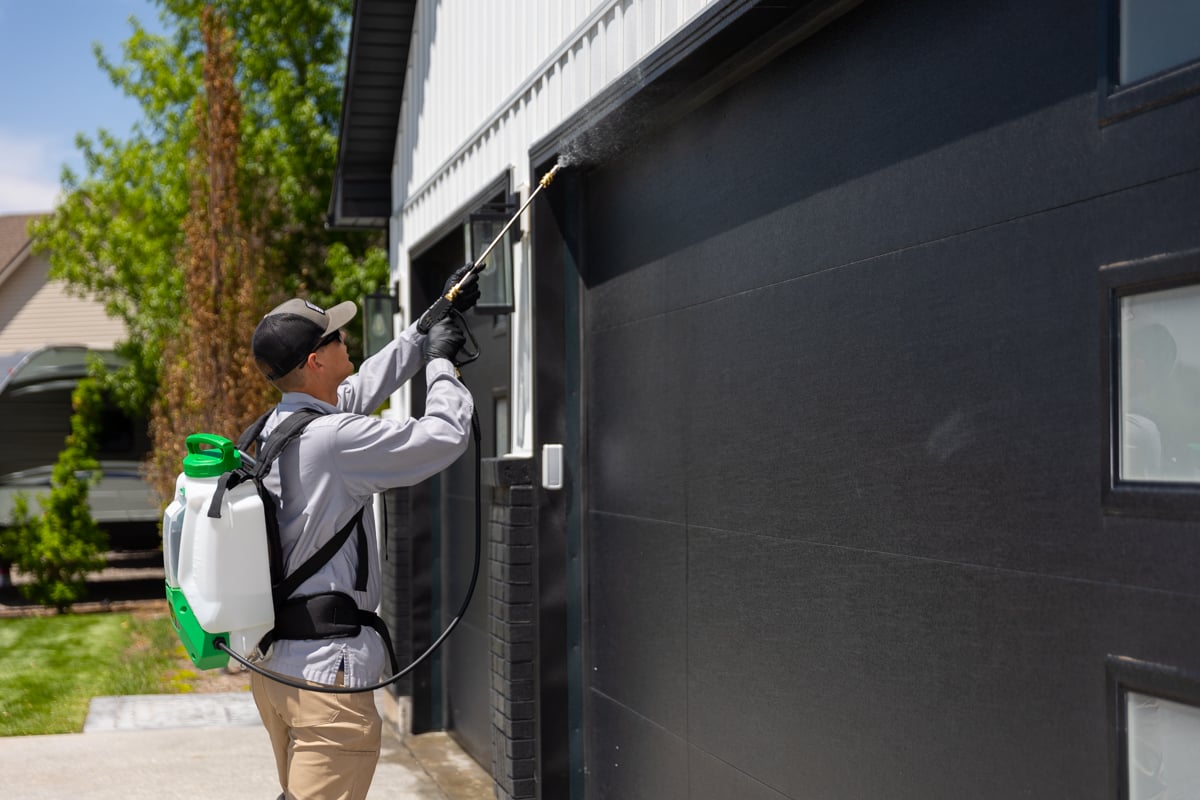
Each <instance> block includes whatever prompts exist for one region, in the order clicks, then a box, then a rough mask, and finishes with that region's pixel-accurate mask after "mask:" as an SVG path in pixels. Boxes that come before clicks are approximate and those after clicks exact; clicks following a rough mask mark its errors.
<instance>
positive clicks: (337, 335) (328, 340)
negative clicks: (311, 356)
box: [312, 328, 346, 353]
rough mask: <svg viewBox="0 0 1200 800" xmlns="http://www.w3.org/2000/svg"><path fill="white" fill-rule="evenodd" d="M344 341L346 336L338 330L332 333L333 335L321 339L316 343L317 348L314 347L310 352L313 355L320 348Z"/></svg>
mask: <svg viewBox="0 0 1200 800" xmlns="http://www.w3.org/2000/svg"><path fill="white" fill-rule="evenodd" d="M345 341H346V335H345V334H344V333H342V331H341V329H340V328H339V329H338V330H336V331H334V332H333V333H330V334H327V335H325V336H324V337H322V338H321V341H319V342H317V346H316V347H314V348H313V349H312V351H313V352H314V353H315V352H317V351H318V350H320V349H321V348H322V347H326V346H328V345H331V344H333V343H334V342H345Z"/></svg>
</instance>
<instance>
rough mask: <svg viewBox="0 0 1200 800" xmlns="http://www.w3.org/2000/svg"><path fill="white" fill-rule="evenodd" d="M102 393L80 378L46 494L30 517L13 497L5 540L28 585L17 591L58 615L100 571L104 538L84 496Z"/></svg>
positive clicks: (90, 481)
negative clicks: (9, 541) (10, 543)
mask: <svg viewBox="0 0 1200 800" xmlns="http://www.w3.org/2000/svg"><path fill="white" fill-rule="evenodd" d="M102 397H103V394H102V391H101V388H100V386H99V384H98V383H97V382H96V381H95V380H93V379H90V378H84V379H83V380H81V381H80V382H79V383H78V384H77V385H76V387H75V391H74V392H73V393H72V395H71V406H72V410H73V412H74V413H73V414H72V416H71V433H70V434H69V435H68V436H67V441H66V447H65V448H64V449H63V451H62V452H61V453H59V456H58V461H57V462H56V463H55V465H54V470H53V471H52V472H51V475H50V494H49V496H47V497H43V498H40V499H39V502H40V505H41V507H42V513H41V514H39V515H34V514H33V513H32V512H31V511H30V508H29V499H28V497H26V496H25V495H24V494H20V495H18V496H17V498H16V500H15V502H14V504H13V521H12V525H11V528H10V533H9V536H11V537H12V538H13V539H15V541H16V555H17V558H16V563H17V566H18V567H20V568H21V571H22V572H24V573H27V574H29V575H32V576H33V581H32V582H30V583H25V584H22V585H21V593H22V594H24V595H25V596H26V597H27V598H29V599H30V600H33V601H34V602H35V603H41V604H44V605H49V606H53V607H54V608H56V609H58V611H60V612H62V611H65V610H67V609H68V608H70V607H71V605H72V604H73V603H74V602H75V601H77V600H79V599H80V598H82V597H83V596H84V595H85V593H86V591H87V587H86V584H85V578H86V576H87V574H88V573H89V572H94V571H96V570H98V569H101V568H103V567H104V564H105V558H104V554H105V552H106V551H107V549H108V536H107V535H106V534H105V533H104V531H103V530H102V529H101V528H100V526H99V525H97V524H96V521H95V520H94V519H92V516H91V513H90V512H89V511H88V494H89V492H90V490H91V487H92V486H93V485H94V484H95V482H96V481H97V480H98V479H99V477H100V472H99V469H100V464H99V462H98V461H97V460H96V447H97V442H98V440H99V423H98V420H99V418H100V409H101V405H102Z"/></svg>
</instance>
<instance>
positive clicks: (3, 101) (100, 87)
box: [0, 0, 161, 214]
mask: <svg viewBox="0 0 1200 800" xmlns="http://www.w3.org/2000/svg"><path fill="white" fill-rule="evenodd" d="M131 16H133V17H137V18H138V20H140V21H141V23H142V25H143V26H145V27H146V28H148V29H149V30H152V31H157V30H161V26H160V24H159V22H158V9H157V8H156V6H155V5H154V3H153V2H152V0H0V76H2V77H0V214H12V213H22V212H31V211H49V210H50V209H51V208H53V206H54V202H55V196H56V195H57V194H58V190H59V173H60V172H61V170H62V165H63V164H70V165H71V166H72V167H74V168H75V169H76V170H77V171H80V170H81V168H82V159H81V157H80V155H79V151H78V150H77V149H76V148H75V135H76V134H77V133H80V132H82V133H86V134H89V135H93V136H94V134H95V133H96V131H98V130H99V129H100V128H107V129H108V130H110V131H111V132H112V133H113V134H114V135H116V136H118V137H124V136H125V135H126V134H127V133H128V131H129V129H130V127H131V126H132V125H133V123H134V121H135V120H137V119H140V118H141V109H140V107H139V106H138V105H137V103H135V102H133V101H132V100H130V99H129V98H127V97H125V96H124V95H123V94H121V92H120V91H119V90H118V89H117V88H116V87H114V86H113V85H112V84H111V83H110V82H109V80H108V76H107V75H105V74H104V73H103V72H101V70H100V68H99V67H98V66H97V65H96V60H95V58H94V56H93V55H92V43H93V42H100V44H101V47H102V48H103V49H104V52H105V54H106V55H107V56H108V57H109V59H110V60H112V61H115V62H117V63H120V62H121V61H122V58H121V42H123V41H125V40H126V39H128V38H129V36H130V32H131V30H132V29H131V28H130V25H129V18H130V17H131Z"/></svg>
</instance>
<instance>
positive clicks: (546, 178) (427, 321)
mask: <svg viewBox="0 0 1200 800" xmlns="http://www.w3.org/2000/svg"><path fill="white" fill-rule="evenodd" d="M562 166H563V162H561V161H560V162H558V163H557V164H555V165H554V167H553V168H552V169H551V170H550V171H549V172H547V173H546V174H545V175H543V176H542V179H541V180H540V181H538V187H537V188H536V189H534V190H533V193H532V194H530V195H529V198H528V199H527V200H526V201H525V202H524V203H523V204H522V205H521V207H520V208H519V209H517V213H515V214H513V216H512V219H510V220H509V221H508V224H507V225H505V226H504V228H503V229H501V231H500V233H498V234H497V235H496V238H495V239H492V243H491V244H489V245H488V246H487V249H486V250H484V251H483V253H481V254H480V256H479V258H477V259H475V261H474V262H473V263H472V264H471V268H470V269H469V270H467V274H465V275H463V276H462V278H461V279H460V280H459V282H458V283H456V284H454V286H452V287H450V291H448V292H446V294H445V295H444V296H442V297H439V298H438V299H437V300H436V301H434V304H433V305H431V306H430V307H429V309H428V310H427V311H426V312H425V313H424V314H422V315H421V319H419V320H418V321H417V330H418V331H419V332H421V333H429V329H430V328H432V327H433V326H434V325H436V324H437V323H438V321H439V320H441V319H442V318H443V317H445V316H446V314H448V313H450V307H451V304H453V302H454V298H456V297H458V293H459V292H461V291H462V289H463V286H465V285H466V283H467V281H469V280H470V279H471V278H472V276H474V275H478V274H479V273H480V272H482V271H483V267H484V262H485V261H486V260H487V257H488V254H490V253H491V252H492V250H493V249H495V247H496V245H498V244H500V240H501V239H503V238H504V234H506V233H508V229H509V228H511V227H512V226H513V225H515V224H516V222H517V220H518V219H519V218H520V216H521V215H522V214H523V213H525V209H527V208H529V204H530V203H532V202H533V198H535V197H537V196H538V193H539V192H540V191H542V189H545V188H546V187H547V186H549V185H550V182H551V181H553V180H554V176H555V175H557V174H558V171H559V170H560V169H562Z"/></svg>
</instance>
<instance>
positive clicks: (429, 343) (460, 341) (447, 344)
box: [425, 318, 467, 363]
mask: <svg viewBox="0 0 1200 800" xmlns="http://www.w3.org/2000/svg"><path fill="white" fill-rule="evenodd" d="M466 343H467V337H466V336H465V335H463V332H462V330H461V329H460V328H459V327H458V325H456V324H454V320H453V319H449V318H447V319H443V320H442V321H441V322H438V323H436V324H435V325H434V326H433V327H432V328H430V329H429V334H428V335H427V336H426V337H425V362H426V363H428V362H430V361H432V360H433V359H435V358H448V359H450V361H451V362H453V361H454V357H455V356H457V355H458V351H459V350H461V349H462V348H463V345H465V344H466Z"/></svg>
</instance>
